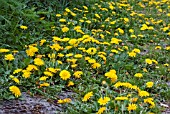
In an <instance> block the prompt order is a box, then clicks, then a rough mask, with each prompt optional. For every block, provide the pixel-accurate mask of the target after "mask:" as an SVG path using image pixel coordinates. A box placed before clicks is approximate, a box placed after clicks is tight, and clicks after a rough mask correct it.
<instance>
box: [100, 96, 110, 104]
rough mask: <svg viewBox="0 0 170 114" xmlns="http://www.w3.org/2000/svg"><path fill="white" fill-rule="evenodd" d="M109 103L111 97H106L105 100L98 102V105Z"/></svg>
mask: <svg viewBox="0 0 170 114" xmlns="http://www.w3.org/2000/svg"><path fill="white" fill-rule="evenodd" d="M109 101H110V98H109V97H104V98H102V97H101V98H100V99H99V100H98V103H99V104H100V105H106V104H107V103H108V102H109Z"/></svg>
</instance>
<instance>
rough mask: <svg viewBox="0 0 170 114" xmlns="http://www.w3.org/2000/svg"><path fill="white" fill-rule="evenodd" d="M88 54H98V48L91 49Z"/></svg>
mask: <svg viewBox="0 0 170 114" xmlns="http://www.w3.org/2000/svg"><path fill="white" fill-rule="evenodd" d="M86 52H87V53H88V54H90V55H94V54H96V52H97V49H96V48H89V49H88V50H87V51H86Z"/></svg>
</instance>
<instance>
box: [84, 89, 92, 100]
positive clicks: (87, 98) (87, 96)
mask: <svg viewBox="0 0 170 114" xmlns="http://www.w3.org/2000/svg"><path fill="white" fill-rule="evenodd" d="M92 96H93V92H92V91H91V92H88V93H87V94H86V95H85V96H84V97H83V100H82V101H87V100H89V99H90V98H91V97H92Z"/></svg>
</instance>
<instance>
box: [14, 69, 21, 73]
mask: <svg viewBox="0 0 170 114" xmlns="http://www.w3.org/2000/svg"><path fill="white" fill-rule="evenodd" d="M21 71H22V69H16V70H14V72H13V74H17V73H19V72H21Z"/></svg>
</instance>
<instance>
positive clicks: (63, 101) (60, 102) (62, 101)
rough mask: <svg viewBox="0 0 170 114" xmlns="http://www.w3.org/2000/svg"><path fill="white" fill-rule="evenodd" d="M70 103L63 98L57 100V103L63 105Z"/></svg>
mask: <svg viewBox="0 0 170 114" xmlns="http://www.w3.org/2000/svg"><path fill="white" fill-rule="evenodd" d="M70 102H71V99H70V98H65V99H59V100H58V102H57V103H59V104H64V103H70Z"/></svg>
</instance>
